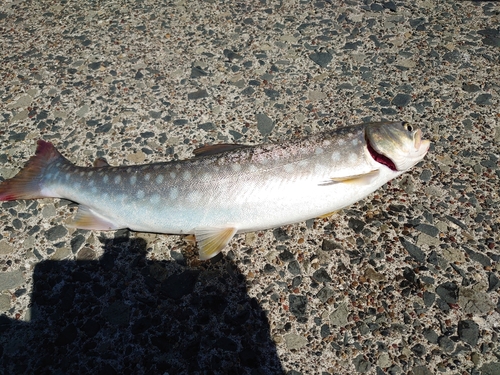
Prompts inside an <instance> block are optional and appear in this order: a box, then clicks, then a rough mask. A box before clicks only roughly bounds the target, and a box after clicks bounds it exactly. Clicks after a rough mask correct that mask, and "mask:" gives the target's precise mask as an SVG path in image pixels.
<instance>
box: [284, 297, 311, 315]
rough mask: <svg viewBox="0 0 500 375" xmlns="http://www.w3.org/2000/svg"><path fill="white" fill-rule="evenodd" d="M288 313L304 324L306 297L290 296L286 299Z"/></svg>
mask: <svg viewBox="0 0 500 375" xmlns="http://www.w3.org/2000/svg"><path fill="white" fill-rule="evenodd" d="M288 303H289V304H290V312H291V313H292V314H293V315H295V316H296V317H297V321H299V322H305V321H306V320H307V297H306V296H301V295H296V294H290V297H289V298H288Z"/></svg>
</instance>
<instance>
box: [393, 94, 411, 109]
mask: <svg viewBox="0 0 500 375" xmlns="http://www.w3.org/2000/svg"><path fill="white" fill-rule="evenodd" d="M410 102H411V95H408V94H401V93H400V94H397V95H396V96H395V97H394V98H393V99H392V101H391V104H392V105H395V106H396V107H406V106H407V105H408V104H410Z"/></svg>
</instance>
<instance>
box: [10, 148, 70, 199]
mask: <svg viewBox="0 0 500 375" xmlns="http://www.w3.org/2000/svg"><path fill="white" fill-rule="evenodd" d="M37 145H38V147H37V149H36V153H35V155H34V156H32V157H31V158H30V160H28V162H27V163H26V165H25V166H24V168H23V169H21V171H20V172H19V173H18V174H17V175H15V176H14V177H13V178H11V179H9V180H5V181H3V182H1V183H0V201H13V200H16V199H36V198H44V197H46V195H44V194H43V193H42V188H43V186H42V185H43V184H42V182H43V177H44V174H45V171H46V170H47V168H48V167H49V166H50V165H51V164H53V163H56V162H58V161H61V162H68V161H67V160H66V158H64V156H62V155H61V154H60V153H59V151H57V150H56V148H55V147H54V146H53V145H52V143H49V142H45V141H42V140H39V141H38V143H37Z"/></svg>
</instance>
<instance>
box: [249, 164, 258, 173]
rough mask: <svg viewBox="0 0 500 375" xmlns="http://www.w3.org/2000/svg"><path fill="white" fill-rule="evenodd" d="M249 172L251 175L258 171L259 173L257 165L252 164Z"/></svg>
mask: <svg viewBox="0 0 500 375" xmlns="http://www.w3.org/2000/svg"><path fill="white" fill-rule="evenodd" d="M248 171H249V172H250V173H255V172H257V171H258V168H257V167H256V166H255V165H253V164H250V167H249V168H248Z"/></svg>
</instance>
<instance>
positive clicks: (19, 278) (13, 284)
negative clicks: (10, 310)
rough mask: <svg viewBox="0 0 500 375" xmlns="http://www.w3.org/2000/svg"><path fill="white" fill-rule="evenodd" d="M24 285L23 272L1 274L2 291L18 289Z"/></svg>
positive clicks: (0, 287)
mask: <svg viewBox="0 0 500 375" xmlns="http://www.w3.org/2000/svg"><path fill="white" fill-rule="evenodd" d="M23 283H24V277H23V272H22V271H21V270H16V271H8V272H0V291H3V290H9V289H16V288H18V287H19V286H21V285H22V284H23Z"/></svg>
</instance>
